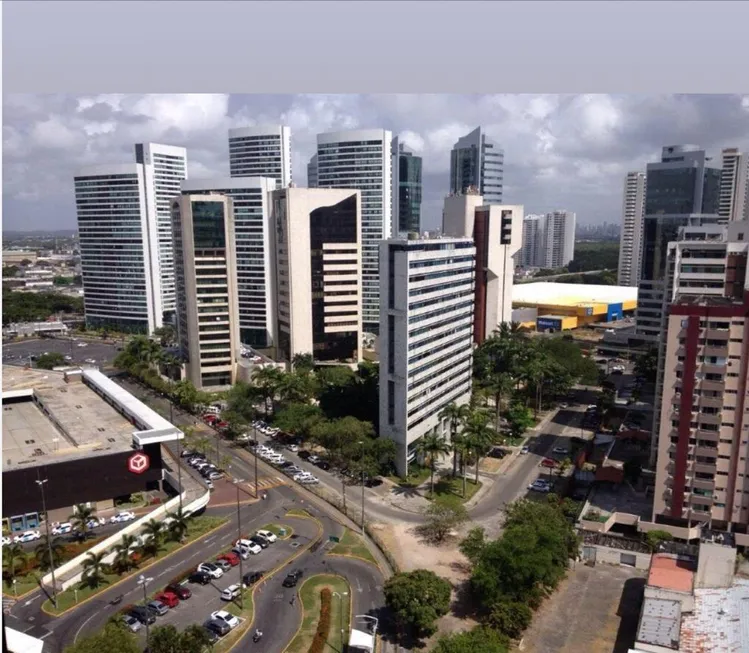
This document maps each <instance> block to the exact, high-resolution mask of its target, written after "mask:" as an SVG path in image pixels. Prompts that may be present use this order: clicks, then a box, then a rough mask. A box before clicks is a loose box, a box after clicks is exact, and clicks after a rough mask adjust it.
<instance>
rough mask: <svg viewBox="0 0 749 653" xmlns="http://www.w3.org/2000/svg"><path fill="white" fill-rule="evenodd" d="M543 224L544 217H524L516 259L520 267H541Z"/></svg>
mask: <svg viewBox="0 0 749 653" xmlns="http://www.w3.org/2000/svg"><path fill="white" fill-rule="evenodd" d="M545 224H546V216H545V215H526V216H525V217H524V218H523V235H522V238H521V240H522V244H521V249H520V256H519V257H518V259H519V260H518V264H519V265H520V266H521V267H524V268H537V267H541V258H542V252H543V245H544V226H545Z"/></svg>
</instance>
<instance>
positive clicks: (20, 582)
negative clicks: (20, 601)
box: [3, 574, 39, 596]
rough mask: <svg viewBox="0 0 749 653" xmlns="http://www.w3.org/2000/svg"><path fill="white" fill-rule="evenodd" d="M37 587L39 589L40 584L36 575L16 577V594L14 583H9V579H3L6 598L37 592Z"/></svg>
mask: <svg viewBox="0 0 749 653" xmlns="http://www.w3.org/2000/svg"><path fill="white" fill-rule="evenodd" d="M37 587H39V583H38V581H37V576H36V575H35V574H25V575H23V576H16V589H15V593H14V591H13V583H9V582H8V579H5V578H4V579H3V594H4V595H6V596H22V595H23V594H26V592H30V591H31V590H35V589H36V588H37Z"/></svg>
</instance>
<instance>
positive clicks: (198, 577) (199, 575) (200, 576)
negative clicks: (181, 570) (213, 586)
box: [187, 571, 212, 585]
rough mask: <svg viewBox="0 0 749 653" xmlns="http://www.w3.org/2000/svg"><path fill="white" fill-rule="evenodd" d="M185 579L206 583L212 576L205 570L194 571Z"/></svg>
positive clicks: (200, 583)
mask: <svg viewBox="0 0 749 653" xmlns="http://www.w3.org/2000/svg"><path fill="white" fill-rule="evenodd" d="M187 580H188V581H189V582H191V583H197V584H198V585H208V583H210V582H211V580H212V576H211V575H210V574H209V573H207V572H205V571H194V572H193V573H191V574H190V576H189V577H188V579H187Z"/></svg>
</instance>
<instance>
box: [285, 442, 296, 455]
mask: <svg viewBox="0 0 749 653" xmlns="http://www.w3.org/2000/svg"><path fill="white" fill-rule="evenodd" d="M286 448H287V449H288V450H289V451H291V453H299V445H298V444H290V445H287V447H286Z"/></svg>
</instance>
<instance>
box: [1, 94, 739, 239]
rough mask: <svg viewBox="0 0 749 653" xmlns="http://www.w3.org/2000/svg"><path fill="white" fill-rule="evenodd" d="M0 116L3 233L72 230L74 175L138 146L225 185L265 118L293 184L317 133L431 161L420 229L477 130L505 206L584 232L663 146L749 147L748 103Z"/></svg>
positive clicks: (22, 98) (729, 99)
mask: <svg viewBox="0 0 749 653" xmlns="http://www.w3.org/2000/svg"><path fill="white" fill-rule="evenodd" d="M3 110H4V114H5V119H4V130H3V144H4V161H3V162H4V167H5V175H4V189H5V193H4V205H3V211H4V216H5V227H7V228H8V229H9V230H14V229H19V228H21V227H23V228H25V229H66V228H71V229H72V228H74V227H75V202H74V197H73V193H72V184H71V181H72V177H73V176H74V174H75V173H76V171H77V170H78V169H79V168H80V167H82V166H85V165H98V164H114V163H119V162H122V161H123V160H126V159H125V157H127V158H128V159H129V158H130V157H131V156H132V154H131V152H132V147H133V144H134V143H136V142H149V141H151V142H159V143H164V144H169V145H175V146H179V147H185V148H186V149H187V154H188V176H189V177H190V178H192V179H200V178H208V177H225V176H228V173H229V166H228V161H229V156H228V138H227V137H228V130H229V129H231V128H237V127H246V126H252V125H263V124H269V123H270V124H284V125H288V126H289V127H290V128H291V138H292V146H291V149H292V169H293V170H294V171H295V174H294V181H295V183H296V185H299V186H303V185H306V183H307V179H306V177H307V175H306V171H307V164H308V163H309V160H310V158H311V157H312V155H313V154H314V153H315V148H316V137H317V135H318V134H319V133H324V132H328V131H334V130H342V129H354V128H383V129H388V130H392V132H393V136H399V137H400V139H401V142H403V143H405V144H406V145H407V146H408V147H409V148H411V149H413V150H414V152H415V154H416V155H418V156H421V157H422V158H423V182H424V190H423V193H424V196H423V204H422V228H423V229H434V228H435V227H438V226H439V223H440V220H441V208H442V201H443V199H444V196H445V194H447V192H448V191H449V170H450V151H451V150H452V148H453V146H454V145H455V143H456V142H457V141H458V139H460V138H463V137H464V136H466V135H468V134H469V133H470V132H471V131H473V130H474V129H476V128H477V127H481V128H482V129H483V131H484V132H485V133H486V134H487V135H488V136H489V137H491V138H492V139H493V140H494V141H496V142H497V143H498V145H499V146H501V147H502V149H503V150H504V153H505V173H504V199H503V201H504V202H507V203H517V204H523V205H524V206H525V210H526V211H527V212H528V213H545V212H550V211H554V210H560V209H562V210H569V211H572V212H575V213H576V214H577V219H578V222H579V223H580V224H583V225H584V224H601V223H603V222H611V223H615V222H618V221H619V220H620V217H621V216H620V212H621V180H622V179H623V177H624V175H625V174H626V173H627V172H628V171H630V170H637V169H644V167H645V165H646V164H647V163H649V162H653V161H656V160H657V159H658V154H659V152H660V148H661V147H662V146H663V145H665V144H669V143H674V144H676V143H684V142H698V143H700V145H701V146H702V147H704V148H705V149H706V150H707V151H708V153H709V154H710V155H711V156H714V157H719V156H720V149H721V148H722V147H738V148H739V149H741V150H742V151H746V150H747V149H749V128H747V125H749V121H748V120H747V118H749V101H747V98H746V97H742V96H740V95H659V96H655V95H649V96H642V95H638V96H635V95H453V94H430V95H396V94H391V95H256V96H249V95H220V94H212V95H211V94H192V95H190V94H187V95H176V94H174V95H123V94H110V95H96V96H94V95H91V96H70V95H8V96H6V97H5V98H4V108H3Z"/></svg>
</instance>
